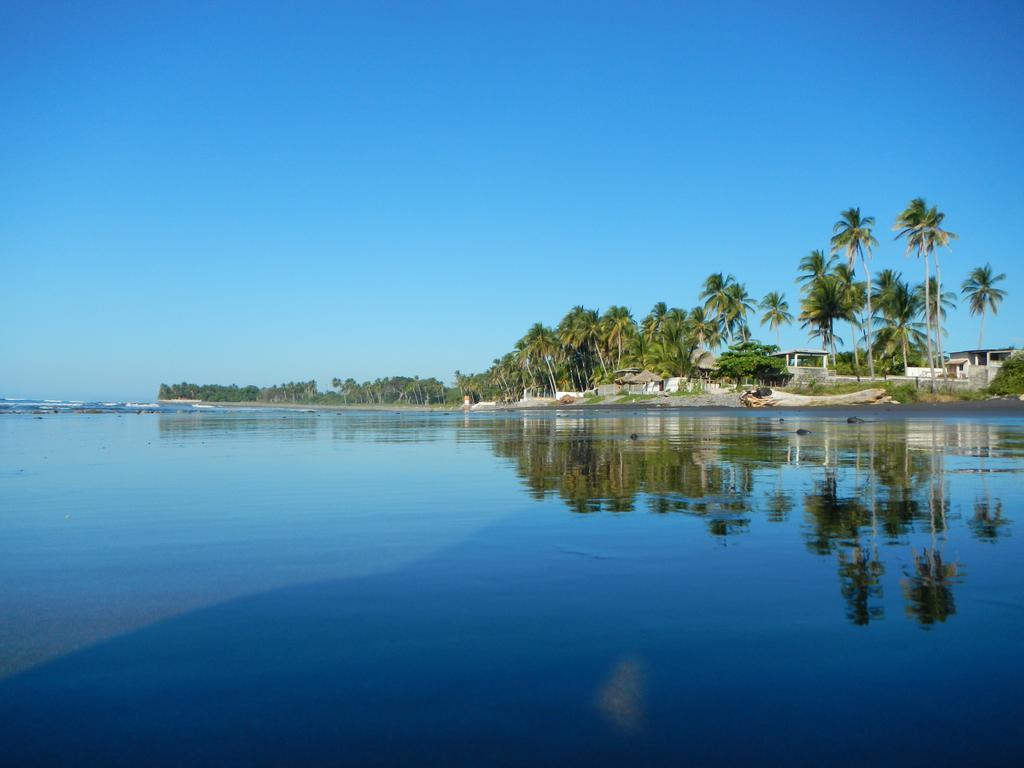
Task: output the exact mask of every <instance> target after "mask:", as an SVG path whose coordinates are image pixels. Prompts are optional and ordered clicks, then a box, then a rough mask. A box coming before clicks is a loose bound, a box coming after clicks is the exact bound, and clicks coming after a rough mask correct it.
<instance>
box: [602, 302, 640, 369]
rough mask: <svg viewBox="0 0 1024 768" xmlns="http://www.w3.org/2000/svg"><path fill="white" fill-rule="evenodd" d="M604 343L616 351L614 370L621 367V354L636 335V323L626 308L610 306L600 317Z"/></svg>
mask: <svg viewBox="0 0 1024 768" xmlns="http://www.w3.org/2000/svg"><path fill="white" fill-rule="evenodd" d="M601 325H602V330H603V337H604V341H605V342H606V343H607V344H608V346H609V347H613V348H615V349H617V350H618V357H617V358H616V363H615V366H616V368H621V367H622V353H623V352H624V351H625V348H626V343H627V342H628V341H629V340H630V339H631V338H633V336H634V335H635V334H636V322H635V321H634V320H633V315H632V313H630V311H629V309H628V308H627V307H618V306H615V305H612V306H610V307H608V309H607V310H605V313H604V315H603V316H602V317H601Z"/></svg>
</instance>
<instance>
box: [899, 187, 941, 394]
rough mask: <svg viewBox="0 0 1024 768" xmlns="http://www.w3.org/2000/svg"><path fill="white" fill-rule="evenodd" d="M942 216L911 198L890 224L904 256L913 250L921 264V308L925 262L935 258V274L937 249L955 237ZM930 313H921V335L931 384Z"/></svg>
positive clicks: (926, 276)
mask: <svg viewBox="0 0 1024 768" xmlns="http://www.w3.org/2000/svg"><path fill="white" fill-rule="evenodd" d="M945 217H946V214H944V213H942V212H940V211H939V210H938V208H936V207H935V206H932V207H931V208H929V207H928V204H927V203H926V202H925V201H924V198H921V197H915V198H914V199H913V200H911V201H910V202H909V203H908V204H907V207H906V208H905V209H904V210H903V212H902V213H900V214H899V216H897V217H896V223H895V224H894V225H893V230H895V232H896V239H897V240H899V239H900V238H904V239H905V241H906V244H907V253H908V254H910V253H911V252H912V251H916V252H917V255H918V258H920V259H922V261H923V262H924V286H925V292H926V295H925V302H924V304H925V307H931V306H932V301H931V296H930V293H931V285H932V282H931V271H930V269H929V260H930V258H931V257H932V256H933V255H934V256H935V259H936V272H937V273H938V254H937V249H938V248H941V247H944V246H948V245H949V241H950V240H951V239H953V238H956V235H955V234H953V233H952V232H947V231H946V230H945V229H943V228H942V222H943V220H944V219H945ZM936 283H937V285H938V287H939V291H940V292H941V290H942V281H941V279H937V280H936ZM931 314H932V313H931V312H925V329H926V330H925V333H926V342H927V350H928V367H929V368H930V369H931V374H932V380H933V385H934V379H935V356H934V354H933V352H932V326H931ZM941 355H942V347H941V341H940V342H939V356H940V358H941Z"/></svg>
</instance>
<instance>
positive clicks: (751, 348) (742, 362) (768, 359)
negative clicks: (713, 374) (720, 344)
mask: <svg viewBox="0 0 1024 768" xmlns="http://www.w3.org/2000/svg"><path fill="white" fill-rule="evenodd" d="M778 351H779V348H778V347H777V346H775V345H774V344H759V343H758V342H756V341H743V342H740V343H739V344H737V345H736V346H734V347H730V348H729V349H727V350H726V351H725V352H723V353H722V354H721V356H720V357H719V358H718V375H719V376H725V377H727V378H730V379H733V380H735V381H739V380H740V379H766V378H772V377H776V376H780V375H782V374H784V373H785V372H786V363H785V361H784V360H782V358H779V357H772V353H773V352H778Z"/></svg>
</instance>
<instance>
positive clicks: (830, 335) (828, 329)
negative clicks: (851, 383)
mask: <svg viewBox="0 0 1024 768" xmlns="http://www.w3.org/2000/svg"><path fill="white" fill-rule="evenodd" d="M848 311H849V310H848V305H847V296H846V291H845V290H844V288H843V286H842V284H841V283H840V282H839V280H837V279H836V278H835V276H833V275H825V276H824V277H822V278H820V279H819V280H817V281H816V282H815V283H814V285H813V286H812V288H811V290H810V291H809V292H808V294H807V296H806V297H805V298H804V301H803V305H802V311H801V312H800V320H801V327H802V328H807V327H808V326H810V327H811V328H813V329H814V335H815V336H820V337H821V340H822V343H823V344H824V345H825V347H826V348H828V349H830V350H831V351H832V365H833V366H834V365H835V364H836V334H835V321H836V320H842V319H843V318H845V317H846V316H847V313H848Z"/></svg>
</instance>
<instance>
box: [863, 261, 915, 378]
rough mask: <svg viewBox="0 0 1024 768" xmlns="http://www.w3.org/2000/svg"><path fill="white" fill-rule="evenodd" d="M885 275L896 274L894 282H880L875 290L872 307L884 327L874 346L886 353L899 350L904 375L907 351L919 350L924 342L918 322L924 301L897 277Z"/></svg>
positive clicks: (890, 271) (889, 271)
mask: <svg viewBox="0 0 1024 768" xmlns="http://www.w3.org/2000/svg"><path fill="white" fill-rule="evenodd" d="M885 271H886V272H888V273H890V276H891V275H893V274H895V280H893V281H892V282H889V281H886V283H882V282H881V280H880V281H879V284H878V286H877V290H876V293H875V303H876V306H878V308H879V309H880V310H881V312H882V314H883V316H884V317H885V319H886V324H885V325H884V326H883V327H882V328H881V329H880V330H879V331H878V335H877V337H876V344H877V345H878V346H879V348H881V349H883V350H886V352H891V351H894V350H895V349H899V350H900V352H901V353H902V356H903V371H904V372H906V370H907V364H908V361H907V357H908V355H907V353H908V350H909V348H910V347H919V346H920V345H921V344H922V343H923V342H924V333H923V331H922V330H921V328H922V324H921V323H920V322H919V321H918V319H917V318H918V317H920V316H921V312H922V310H923V308H924V301H923V299H922V298H921V297H920V295H919V294H918V293H917V292H916V291H914V290H912V289H911V288H910V285H908V284H907V283H905V282H903V281H902V280H900V279H899V274H898V273H893V272H892V270H885ZM883 274H884V273H883ZM879 277H880V278H881V277H882V275H879Z"/></svg>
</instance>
